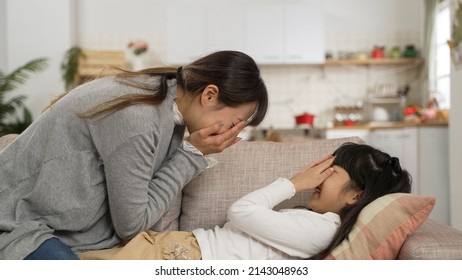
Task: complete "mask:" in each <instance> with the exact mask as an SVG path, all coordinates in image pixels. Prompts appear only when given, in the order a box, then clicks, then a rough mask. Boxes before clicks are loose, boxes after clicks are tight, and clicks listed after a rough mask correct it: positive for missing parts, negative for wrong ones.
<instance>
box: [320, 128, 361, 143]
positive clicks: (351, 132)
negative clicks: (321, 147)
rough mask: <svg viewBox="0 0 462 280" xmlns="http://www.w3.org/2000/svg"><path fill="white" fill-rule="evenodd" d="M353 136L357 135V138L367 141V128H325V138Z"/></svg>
mask: <svg viewBox="0 0 462 280" xmlns="http://www.w3.org/2000/svg"><path fill="white" fill-rule="evenodd" d="M353 136H358V137H359V138H361V139H362V140H364V142H366V143H369V129H360V128H358V129H355V128H348V129H327V130H326V131H325V134H324V137H325V138H326V139H334V138H345V137H353Z"/></svg>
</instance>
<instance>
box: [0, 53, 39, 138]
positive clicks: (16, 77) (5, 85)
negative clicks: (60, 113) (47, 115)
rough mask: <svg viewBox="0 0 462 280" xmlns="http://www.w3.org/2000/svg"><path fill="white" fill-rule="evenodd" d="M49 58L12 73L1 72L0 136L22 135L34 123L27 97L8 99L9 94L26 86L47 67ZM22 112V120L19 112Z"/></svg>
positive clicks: (27, 64)
mask: <svg viewBox="0 0 462 280" xmlns="http://www.w3.org/2000/svg"><path fill="white" fill-rule="evenodd" d="M47 61H48V59H47V58H38V59H34V60H32V61H30V62H28V63H26V64H24V65H22V66H20V67H18V68H17V69H15V70H14V71H12V72H11V73H8V74H6V73H4V72H3V71H2V70H0V136H2V135H5V134H9V133H17V134H19V133H21V132H23V131H24V130H25V129H26V128H27V127H28V126H29V125H30V124H31V123H32V114H31V113H30V111H29V110H28V109H27V107H26V106H25V105H24V100H25V98H26V96H24V95H19V96H15V97H11V98H7V94H8V92H10V91H12V90H14V89H16V88H17V87H19V86H20V85H22V84H24V82H26V80H27V79H28V78H29V75H30V74H31V73H37V72H40V71H42V70H43V69H45V67H46V66H47ZM20 110H22V118H20V117H18V111H20Z"/></svg>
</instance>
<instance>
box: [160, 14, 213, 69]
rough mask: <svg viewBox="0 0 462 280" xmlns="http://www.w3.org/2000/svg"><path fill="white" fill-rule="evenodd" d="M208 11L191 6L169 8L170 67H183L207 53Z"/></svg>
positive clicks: (168, 56) (167, 54)
mask: <svg viewBox="0 0 462 280" xmlns="http://www.w3.org/2000/svg"><path fill="white" fill-rule="evenodd" d="M206 14H207V13H206V9H205V8H203V7H200V6H194V5H190V6H188V7H187V8H184V7H177V6H169V7H168V8H167V17H166V18H167V52H166V60H167V62H168V64H170V65H183V64H186V63H190V62H192V61H194V60H195V59H197V58H199V57H201V56H202V55H203V54H204V53H205V40H206V28H205V24H206V21H205V20H204V19H205V17H206Z"/></svg>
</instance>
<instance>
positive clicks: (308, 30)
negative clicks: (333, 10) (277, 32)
mask: <svg viewBox="0 0 462 280" xmlns="http://www.w3.org/2000/svg"><path fill="white" fill-rule="evenodd" d="M285 23H286V26H285V38H284V39H285V40H284V41H285V53H284V62H286V63H294V64H300V63H319V64H321V63H324V62H325V50H324V49H325V46H324V45H325V37H324V33H325V28H324V13H323V9H322V7H321V6H315V5H303V4H298V5H297V4H288V5H287V6H286V10H285Z"/></svg>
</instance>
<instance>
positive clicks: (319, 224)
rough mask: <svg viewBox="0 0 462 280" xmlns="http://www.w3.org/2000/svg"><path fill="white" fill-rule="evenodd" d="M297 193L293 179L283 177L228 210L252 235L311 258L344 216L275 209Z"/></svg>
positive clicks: (321, 247) (286, 251) (287, 252)
mask: <svg viewBox="0 0 462 280" xmlns="http://www.w3.org/2000/svg"><path fill="white" fill-rule="evenodd" d="M294 193H295V190H294V187H293V185H292V183H291V182H290V181H289V180H287V179H285V178H279V179H278V180H276V181H274V182H273V183H272V184H270V185H268V186H266V187H264V188H262V189H258V190H256V191H253V192H251V193H249V194H247V195H245V196H244V197H242V198H241V199H239V200H238V201H236V202H235V203H234V204H232V205H231V207H230V208H229V210H228V219H229V222H230V223H231V224H232V225H233V226H234V227H235V228H238V229H239V230H241V231H243V232H244V233H246V234H248V235H249V236H251V237H252V238H254V239H256V240H258V241H260V242H262V243H264V244H267V245H269V246H271V247H273V248H276V249H278V250H280V251H282V252H284V253H286V254H288V255H290V256H293V257H300V258H308V257H310V256H312V255H314V254H315V253H317V252H319V251H321V250H322V249H323V248H325V247H326V246H327V245H328V244H329V242H330V240H331V239H332V237H333V235H334V234H335V232H336V230H337V228H338V225H339V221H340V219H339V217H338V215H337V214H334V213H326V214H319V213H315V212H313V211H308V210H301V209H300V210H295V211H275V210H272V208H273V207H274V206H276V205H277V204H279V203H280V202H282V201H284V200H286V199H289V198H291V197H292V196H293V195H294Z"/></svg>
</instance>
